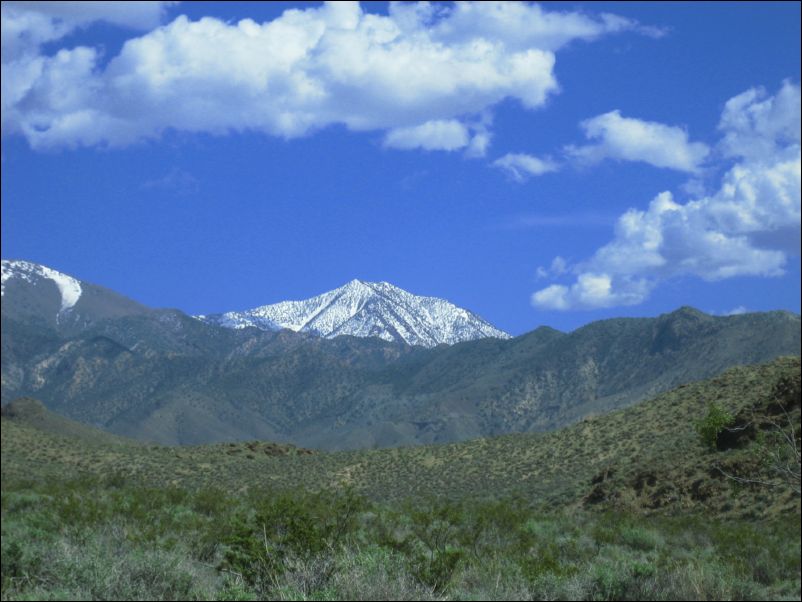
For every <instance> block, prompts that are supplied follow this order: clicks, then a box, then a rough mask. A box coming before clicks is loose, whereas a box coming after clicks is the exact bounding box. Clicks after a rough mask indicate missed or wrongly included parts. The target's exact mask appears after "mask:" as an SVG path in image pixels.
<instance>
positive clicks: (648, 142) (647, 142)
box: [566, 111, 710, 172]
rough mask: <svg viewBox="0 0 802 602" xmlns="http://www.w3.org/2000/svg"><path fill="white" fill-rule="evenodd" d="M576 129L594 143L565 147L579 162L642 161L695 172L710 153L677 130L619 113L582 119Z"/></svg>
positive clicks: (686, 134) (703, 145) (674, 127)
mask: <svg viewBox="0 0 802 602" xmlns="http://www.w3.org/2000/svg"><path fill="white" fill-rule="evenodd" d="M580 127H581V128H582V129H583V130H584V132H585V136H586V137H587V138H588V139H589V140H595V141H597V142H596V143H594V144H588V145H586V146H569V147H567V148H566V153H567V154H568V155H569V156H572V157H574V158H575V159H577V160H579V161H581V162H586V163H598V162H599V161H603V160H604V159H618V160H622V161H643V162H644V163H649V164H650V165H654V166H655V167H665V168H669V169H677V170H680V171H687V172H696V171H698V169H699V167H700V165H701V163H702V162H703V161H704V160H705V158H706V157H707V156H708V154H709V153H710V149H709V148H708V147H707V145H706V144H703V143H701V142H690V141H689V140H688V133H687V132H686V131H685V130H684V129H682V128H680V127H676V126H670V125H665V124H662V123H657V122H654V121H642V120H640V119H633V118H630V117H622V116H621V113H620V112H619V111H610V112H609V113H605V114H603V115H598V116H596V117H593V118H591V119H586V120H585V121H583V122H582V123H581V124H580Z"/></svg>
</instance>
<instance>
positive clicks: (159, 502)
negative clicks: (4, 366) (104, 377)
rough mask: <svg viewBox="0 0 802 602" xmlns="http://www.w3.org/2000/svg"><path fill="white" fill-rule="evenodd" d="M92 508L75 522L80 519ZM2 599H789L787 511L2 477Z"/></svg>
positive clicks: (793, 531) (794, 534)
mask: <svg viewBox="0 0 802 602" xmlns="http://www.w3.org/2000/svg"><path fill="white" fill-rule="evenodd" d="M82 507H86V508H87V509H88V511H87V512H86V513H82V512H81V511H80V509H81V508H82ZM2 519H3V520H2V598H3V599H8V600H11V599H63V598H80V599H157V600H158V599H210V600H211V599H221V600H222V599H237V600H251V599H321V600H349V599H354V600H363V599H390V598H395V599H410V600H412V599H465V600H470V599H474V600H478V599H489V600H514V599H582V600H611V599H644V600H659V599H689V598H692V599H744V600H756V599H776V598H798V597H799V583H800V577H799V566H800V542H799V537H798V533H799V530H800V520H799V517H798V516H785V517H780V518H778V519H774V520H770V521H760V522H754V521H746V520H738V521H734V520H722V521H718V520H713V519H711V518H710V517H706V516H703V515H700V516H693V515H690V516H677V517H645V516H640V515H637V514H633V513H625V512H605V513H593V512H585V511H565V512H558V511H552V512H544V511H543V510H542V509H540V510H539V509H535V508H533V507H532V506H531V505H530V504H529V503H527V500H526V499H524V498H518V499H515V498H512V499H502V500H496V501H493V502H480V501H476V500H471V499H463V500H461V501H454V500H443V499H437V498H427V499H421V498H417V499H410V500H408V501H407V502H405V503H392V504H391V503H381V504H380V503H376V502H370V501H368V500H365V499H363V498H360V497H359V496H356V495H354V494H353V493H352V492H349V491H327V492H322V491H321V492H306V491H302V490H298V491H294V492H286V491H284V492H275V491H270V490H258V491H257V490H254V491H250V492H248V493H245V494H239V495H234V494H230V493H227V492H224V491H220V490H214V489H208V490H206V489H194V490H190V489H186V490H185V489H180V488H175V487H172V486H171V487H165V488H162V489H160V488H155V487H150V488H149V487H143V486H138V485H137V484H136V483H135V482H130V481H125V482H120V481H116V482H114V483H110V482H105V481H104V480H102V479H100V480H97V479H95V480H93V479H79V480H75V481H66V482H58V481H52V480H51V481H48V482H46V483H39V484H37V483H31V482H26V483H23V484H14V483H9V482H4V483H3V492H2Z"/></svg>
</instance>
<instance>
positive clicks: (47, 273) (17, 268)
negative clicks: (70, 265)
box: [0, 259, 82, 312]
mask: <svg viewBox="0 0 802 602" xmlns="http://www.w3.org/2000/svg"><path fill="white" fill-rule="evenodd" d="M0 273H1V274H2V275H1V276H0V296H5V293H6V282H7V281H8V280H11V279H12V278H20V279H22V280H25V281H26V282H30V283H34V282H35V281H36V278H46V279H48V280H52V281H53V282H54V283H55V284H56V286H57V287H58V290H59V292H60V293H61V310H60V311H62V312H63V311H65V310H67V309H70V308H71V307H73V306H74V305H75V304H76V303H77V302H78V299H80V298H81V292H82V290H81V283H80V282H78V281H77V280H76V279H75V278H73V277H72V276H67V274H62V273H61V272H58V271H56V270H54V269H52V268H49V267H47V266H44V265H39V264H37V263H31V262H29V261H20V260H9V259H3V260H2V270H0Z"/></svg>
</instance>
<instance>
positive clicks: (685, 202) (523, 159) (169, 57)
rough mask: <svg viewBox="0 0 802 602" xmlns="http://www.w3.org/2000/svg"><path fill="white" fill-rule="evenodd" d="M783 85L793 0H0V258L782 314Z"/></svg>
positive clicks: (792, 60) (485, 302) (792, 280)
mask: <svg viewBox="0 0 802 602" xmlns="http://www.w3.org/2000/svg"><path fill="white" fill-rule="evenodd" d="M285 11H289V12H285ZM799 80H800V5H799V3H768V2H764V3H671V4H658V3H630V2H627V3H590V4H581V3H548V4H545V5H534V4H525V3H508V4H501V5H492V4H490V3H481V4H479V5H471V4H464V5H459V6H455V5H450V4H445V3H436V4H434V5H425V4H404V5H395V6H393V7H389V6H388V5H387V4H385V3H365V4H364V5H363V6H362V7H361V9H360V8H358V7H356V6H349V5H347V4H346V3H338V4H337V5H336V6H334V7H322V5H321V4H319V3H306V4H303V3H301V4H298V3H277V2H271V3H263V4H259V3H236V2H226V3H221V4H217V3H193V2H185V3H159V2H151V3H148V2H135V3H131V4H129V3H102V2H101V3H93V4H91V5H89V4H86V5H82V4H75V5H71V4H70V3H63V2H58V3H49V2H38V3H24V2H23V3H14V2H4V3H3V83H2V85H3V90H2V92H3V93H2V97H3V107H2V108H3V138H2V256H3V257H4V258H17V259H28V260H31V261H35V262H39V263H43V264H45V265H48V266H50V267H53V268H55V269H58V270H60V271H63V272H66V273H68V274H71V275H74V276H76V277H78V278H81V279H84V280H87V281H90V282H94V283H97V284H101V285H104V286H107V287H109V288H112V289H114V290H116V291H118V292H120V293H122V294H125V295H127V296H130V297H132V298H134V299H136V300H138V301H140V302H143V303H145V304H148V305H151V306H162V307H178V308H180V309H182V310H184V311H187V312H190V313H212V312H220V311H227V310H234V309H246V308H250V307H254V306H257V305H262V304H266V303H273V302H277V301H281V300H287V299H301V298H306V297H309V296H312V295H315V294H319V293H321V292H324V291H326V290H330V289H332V288H335V287H337V286H340V285H342V284H344V283H345V282H347V281H348V280H350V279H352V278H355V277H357V278H361V279H364V280H386V281H389V282H391V283H393V284H396V285H397V286H400V287H402V288H405V289H407V290H409V291H411V292H413V293H417V294H425V295H435V296H439V297H444V298H447V299H449V300H450V301H452V302H454V303H457V304H458V305H461V306H464V307H467V308H469V309H471V310H473V311H475V312H477V313H479V314H480V315H482V316H483V317H485V318H486V319H488V320H489V321H491V322H492V323H494V324H495V325H497V326H499V327H500V328H503V329H505V330H507V331H509V332H511V333H513V334H520V333H523V332H526V331H528V330H531V329H533V328H535V327H537V326H539V325H541V324H548V325H551V326H553V327H556V328H559V329H562V330H570V329H573V328H576V327H578V326H580V325H582V324H585V323H587V322H589V321H593V320H597V319H602V318H607V317H614V316H651V315H657V314H659V313H663V312H666V311H671V310H673V309H676V308H677V307H678V306H680V305H693V306H695V307H698V308H699V309H702V310H704V311H708V312H715V313H728V312H733V311H735V312H739V311H744V310H749V311H753V310H769V309H787V310H791V311H794V312H799V311H800V257H799V237H800V200H799V198H800V193H799V190H800V175H799V174H800V167H799V166H800V150H799V149H800V138H799V136H800V134H799V127H800V126H799V123H800V121H799V119H800V118H799V113H800V109H799V102H800V101H799Z"/></svg>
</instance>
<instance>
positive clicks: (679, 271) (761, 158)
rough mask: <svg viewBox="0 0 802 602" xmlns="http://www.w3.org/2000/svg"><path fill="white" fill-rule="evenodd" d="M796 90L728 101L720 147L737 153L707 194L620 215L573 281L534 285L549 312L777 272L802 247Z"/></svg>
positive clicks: (661, 200) (536, 298) (661, 199)
mask: <svg viewBox="0 0 802 602" xmlns="http://www.w3.org/2000/svg"><path fill="white" fill-rule="evenodd" d="M799 113H800V88H799V86H798V85H795V84H792V83H790V82H785V83H784V84H783V86H782V88H781V89H780V91H779V92H778V93H777V94H776V95H774V96H771V97H769V96H768V95H767V94H766V92H765V91H764V90H761V89H752V90H749V91H747V92H745V93H744V94H741V95H739V96H736V97H735V98H733V99H731V100H730V101H729V102H728V103H727V104H726V106H725V109H724V113H723V115H722V120H721V124H720V129H721V131H722V134H723V139H722V142H721V147H722V148H723V149H724V153H725V154H727V155H728V156H730V157H731V158H734V159H735V162H734V164H731V165H730V166H729V167H728V168H727V169H726V171H725V173H724V175H723V177H722V179H721V182H720V185H719V188H718V190H717V191H715V192H714V193H712V194H710V195H707V196H702V197H700V198H697V199H695V200H691V201H689V202H687V203H685V204H681V203H678V202H677V201H676V200H675V199H674V197H673V195H672V194H671V193H670V192H662V193H660V194H658V195H657V196H656V197H655V198H654V199H653V200H652V201H651V203H650V204H649V206H648V208H646V209H645V210H640V209H630V210H629V211H627V212H626V213H624V214H623V215H621V216H620V217H619V218H618V221H617V223H616V227H615V235H614V237H613V239H612V240H611V241H610V242H609V243H607V244H606V245H604V246H603V247H601V248H600V249H598V250H597V251H596V253H595V254H594V255H593V257H591V258H590V259H588V260H586V261H583V262H580V263H578V264H576V265H575V266H574V268H573V273H574V274H575V275H576V280H575V282H574V283H572V284H568V285H563V284H552V285H551V286H548V287H546V288H544V289H542V290H539V291H537V292H536V293H534V295H533V296H532V303H533V304H534V305H535V306H537V307H542V308H548V309H559V310H568V309H592V308H598V307H612V306H618V305H634V304H637V303H640V302H642V301H644V300H645V299H646V298H647V297H648V296H649V295H650V294H651V292H652V291H653V290H654V288H655V287H656V286H657V285H658V284H659V283H660V282H661V281H663V280H666V279H669V278H674V277H679V276H696V277H700V278H703V279H705V280H708V281H715V280H722V279H725V278H731V277H734V276H779V275H781V274H783V272H784V265H785V263H786V260H787V256H788V255H789V254H791V253H794V254H795V253H798V252H799V244H800V219H801V212H800V194H802V193H801V192H800V180H801V179H802V175H801V172H800V128H799Z"/></svg>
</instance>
